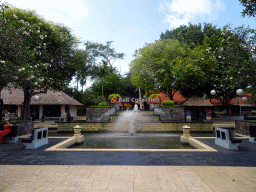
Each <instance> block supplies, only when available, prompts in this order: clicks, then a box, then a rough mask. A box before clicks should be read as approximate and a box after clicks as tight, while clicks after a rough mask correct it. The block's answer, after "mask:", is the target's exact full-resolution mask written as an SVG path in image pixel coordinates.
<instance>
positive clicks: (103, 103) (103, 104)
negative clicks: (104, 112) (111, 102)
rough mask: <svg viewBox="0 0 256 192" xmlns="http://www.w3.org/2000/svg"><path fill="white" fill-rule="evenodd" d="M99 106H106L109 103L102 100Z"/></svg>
mask: <svg viewBox="0 0 256 192" xmlns="http://www.w3.org/2000/svg"><path fill="white" fill-rule="evenodd" d="M98 106H100V107H104V106H108V105H107V102H102V103H99V104H98Z"/></svg>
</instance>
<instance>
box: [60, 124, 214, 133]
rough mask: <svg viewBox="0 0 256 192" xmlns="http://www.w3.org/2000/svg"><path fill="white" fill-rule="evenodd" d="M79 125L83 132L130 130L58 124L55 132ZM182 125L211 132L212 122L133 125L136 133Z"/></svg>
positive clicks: (68, 129)
mask: <svg viewBox="0 0 256 192" xmlns="http://www.w3.org/2000/svg"><path fill="white" fill-rule="evenodd" d="M76 125H79V126H81V127H82V131H83V132H86V131H88V132H101V131H117V132H119V131H120V132H128V131H129V128H130V126H131V125H130V123H123V124H122V125H121V126H119V127H118V126H117V125H116V124H115V123H112V122H109V123H106V122H105V123H102V122H97V123H88V122H87V123H58V125H57V131H58V132H65V131H71V132H72V131H73V128H74V127H75V126H76ZM184 125H187V126H189V127H190V128H191V129H190V131H196V132H197V131H213V123H212V122H200V123H195V122H190V123H188V122H159V123H139V124H134V126H135V130H136V132H147V131H152V132H154V131H155V132H157V131H163V132H168V131H183V129H182V127H183V126H184Z"/></svg>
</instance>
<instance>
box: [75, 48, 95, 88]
mask: <svg viewBox="0 0 256 192" xmlns="http://www.w3.org/2000/svg"><path fill="white" fill-rule="evenodd" d="M74 54H75V56H74V61H73V62H74V66H76V81H77V89H78V83H80V84H81V85H82V91H83V86H84V85H85V84H86V78H87V77H88V76H89V75H90V74H91V71H92V65H91V63H89V62H87V52H86V51H85V50H83V49H76V50H75V53H74Z"/></svg>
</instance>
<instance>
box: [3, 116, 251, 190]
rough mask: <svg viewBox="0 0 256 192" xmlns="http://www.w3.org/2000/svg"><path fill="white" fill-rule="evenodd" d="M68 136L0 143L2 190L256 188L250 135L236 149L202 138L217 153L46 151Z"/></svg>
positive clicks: (223, 123) (228, 123)
mask: <svg viewBox="0 0 256 192" xmlns="http://www.w3.org/2000/svg"><path fill="white" fill-rule="evenodd" d="M215 124H216V125H219V124H220V125H223V126H225V125H226V126H229V125H230V124H232V122H231V121H230V122H221V121H219V122H217V121H216V122H215ZM65 139H66V138H54V137H51V138H49V144H48V145H45V146H43V147H41V148H38V149H36V150H25V146H24V145H23V144H22V143H21V142H20V141H19V142H18V143H2V144H0V170H1V171H0V191H4V192H9V191H10V192H13V191H24V192H25V191H26V192H27V191H28V192H29V191H85V192H87V191H90V192H94V191H95V192H98V191H105V192H110V191H111V192H121V191H122V192H143V191H145V192H150V191H154V192H167V191H179V192H180V191H207V192H208V191H232V192H233V191H244V192H250V191H251V192H255V191H256V148H255V144H253V143H249V141H248V139H243V143H242V146H241V147H240V148H239V151H232V150H227V149H224V148H222V147H220V146H217V145H215V143H214V138H198V140H199V141H201V142H203V143H205V144H207V145H209V146H210V147H212V148H214V149H216V150H218V152H216V153H210V152H209V153H207V152H182V151H181V152H46V151H44V150H45V149H47V148H49V147H51V146H53V145H55V144H57V143H59V142H61V141H64V140H65Z"/></svg>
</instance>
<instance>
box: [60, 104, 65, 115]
mask: <svg viewBox="0 0 256 192" xmlns="http://www.w3.org/2000/svg"><path fill="white" fill-rule="evenodd" d="M64 113H65V105H61V117H64Z"/></svg>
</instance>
